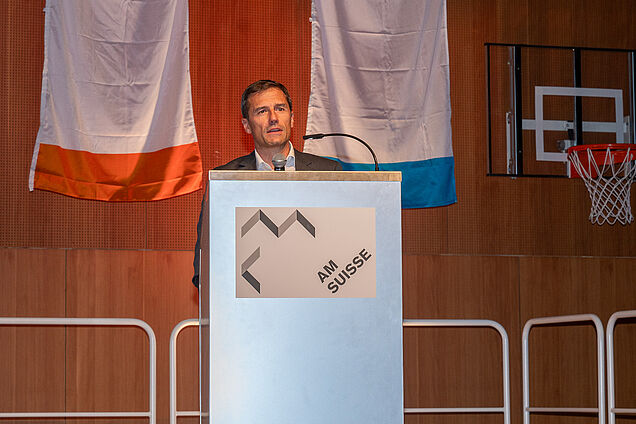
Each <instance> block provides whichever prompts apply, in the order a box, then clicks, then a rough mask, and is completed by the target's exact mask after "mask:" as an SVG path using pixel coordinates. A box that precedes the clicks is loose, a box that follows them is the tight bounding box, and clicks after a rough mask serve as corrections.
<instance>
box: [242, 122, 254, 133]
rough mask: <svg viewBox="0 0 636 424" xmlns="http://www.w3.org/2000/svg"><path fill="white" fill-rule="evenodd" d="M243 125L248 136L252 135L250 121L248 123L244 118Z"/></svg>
mask: <svg viewBox="0 0 636 424" xmlns="http://www.w3.org/2000/svg"><path fill="white" fill-rule="evenodd" d="M241 123H242V124H243V128H244V129H245V132H246V133H248V134H252V128H250V121H248V120H247V119H245V118H242V119H241Z"/></svg>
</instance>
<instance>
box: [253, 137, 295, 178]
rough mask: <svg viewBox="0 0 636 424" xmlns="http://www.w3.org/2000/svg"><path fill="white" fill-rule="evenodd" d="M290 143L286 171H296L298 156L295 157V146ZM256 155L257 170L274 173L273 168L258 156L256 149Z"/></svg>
mask: <svg viewBox="0 0 636 424" xmlns="http://www.w3.org/2000/svg"><path fill="white" fill-rule="evenodd" d="M288 143H289V154H288V155H287V163H285V171H295V170H296V156H295V155H294V146H292V144H291V141H288ZM254 155H255V156H256V170H257V171H273V169H272V167H271V166H270V165H269V164H268V163H265V161H264V160H263V158H262V157H261V155H259V154H258V152H257V151H256V149H254Z"/></svg>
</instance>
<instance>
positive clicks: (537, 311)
mask: <svg viewBox="0 0 636 424" xmlns="http://www.w3.org/2000/svg"><path fill="white" fill-rule="evenodd" d="M635 273H636V259H634V258H558V257H535V258H530V257H528V258H520V277H521V279H520V293H521V296H520V299H521V301H520V317H521V321H522V323H525V322H526V321H527V320H528V319H530V318H536V317H543V316H560V315H572V314H583V313H594V314H596V315H598V316H599V317H600V318H601V320H602V321H603V324H604V325H606V324H607V320H608V318H609V316H610V315H611V314H612V313H613V312H616V311H618V310H629V309H636V286H634V283H633V281H634V274H635ZM634 330H635V328H634V326H633V325H632V326H630V325H629V323H626V324H624V326H623V328H620V329H619V330H617V334H620V337H621V340H622V341H621V342H620V345H619V350H618V351H617V360H618V361H620V363H621V365H620V367H621V374H620V375H619V378H620V383H619V385H618V387H619V393H620V395H621V398H622V400H623V402H629V401H628V399H629V400H633V399H636V387H635V385H634V383H633V381H634V379H635V376H636V363H634V361H633V353H634V351H635V349H636V344H635V343H636V337H634V335H636V332H635V331H634ZM529 340H530V355H529V358H530V364H531V373H530V400H531V405H533V406H569V407H574V406H581V407H594V406H596V405H597V402H596V394H595V388H596V382H597V379H596V366H595V364H596V362H595V361H596V345H595V342H596V338H595V332H594V331H593V327H592V324H580V325H566V326H558V327H557V326H540V327H536V328H535V329H533V330H532V331H531V333H530V339H529ZM627 358H631V359H627ZM576 421H577V420H576V419H574V418H568V420H567V421H563V420H561V421H559V422H576ZM533 422H535V419H533ZM536 422H542V423H543V422H545V423H551V422H556V418H555V417H554V416H539V417H538V418H537V420H536Z"/></svg>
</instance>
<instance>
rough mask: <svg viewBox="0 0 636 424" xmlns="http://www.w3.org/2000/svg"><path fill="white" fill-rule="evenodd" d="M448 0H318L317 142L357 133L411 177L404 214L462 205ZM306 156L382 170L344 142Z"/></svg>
mask: <svg viewBox="0 0 636 424" xmlns="http://www.w3.org/2000/svg"><path fill="white" fill-rule="evenodd" d="M450 118H451V108H450V80H449V66H448V40H447V34H446V0H392V1H386V0H348V1H341V0H313V2H312V54H311V95H310V98H309V114H308V122H307V134H313V133H332V132H337V133H348V134H352V135H355V136H357V137H360V138H362V139H364V140H365V141H366V142H368V143H369V144H370V145H371V147H373V149H374V150H375V152H376V154H377V156H378V160H379V162H380V169H381V170H383V171H402V206H403V207H404V208H423V207H433V206H444V205H449V204H452V203H455V202H456V201H457V196H456V194H455V175H454V159H453V151H452V146H451V123H450ZM304 150H305V151H306V152H309V153H313V154H317V155H320V156H327V157H331V158H335V159H337V160H339V161H340V162H341V163H342V165H343V168H344V169H345V170H372V169H373V160H372V157H371V155H370V153H369V151H368V150H366V148H365V147H364V146H363V145H361V144H358V143H357V142H355V141H354V140H351V139H344V138H340V137H332V138H324V139H321V140H308V141H307V142H306V143H305V149H304Z"/></svg>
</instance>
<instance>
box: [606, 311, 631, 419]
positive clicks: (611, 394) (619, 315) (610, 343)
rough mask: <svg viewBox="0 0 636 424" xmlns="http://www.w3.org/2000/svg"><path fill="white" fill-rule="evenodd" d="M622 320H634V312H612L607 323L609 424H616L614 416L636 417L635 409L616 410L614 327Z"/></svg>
mask: <svg viewBox="0 0 636 424" xmlns="http://www.w3.org/2000/svg"><path fill="white" fill-rule="evenodd" d="M624 318H636V310H631V311H618V312H614V313H613V314H612V316H611V317H610V319H609V320H608V321H607V333H606V334H607V336H606V337H607V415H608V418H609V424H615V423H616V414H622V415H636V408H616V397H615V394H616V391H615V390H616V389H615V387H614V383H615V382H614V327H615V326H616V321H618V320H619V319H624Z"/></svg>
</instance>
